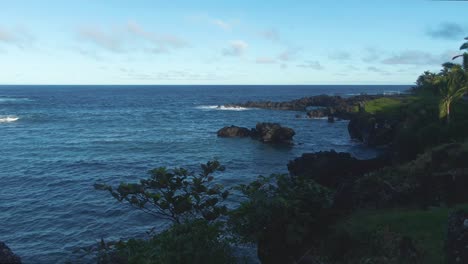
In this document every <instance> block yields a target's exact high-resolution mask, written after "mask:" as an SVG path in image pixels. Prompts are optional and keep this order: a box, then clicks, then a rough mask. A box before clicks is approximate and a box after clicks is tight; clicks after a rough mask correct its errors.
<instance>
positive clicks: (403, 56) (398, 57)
mask: <svg viewBox="0 0 468 264" xmlns="http://www.w3.org/2000/svg"><path fill="white" fill-rule="evenodd" d="M455 53H456V52H451V51H447V52H444V53H442V54H431V53H429V52H424V51H419V50H406V51H402V52H400V53H396V54H393V55H392V56H390V57H388V58H386V59H384V60H383V61H382V63H383V64H390V65H439V64H442V63H444V62H447V61H450V60H451V58H452V56H451V54H455Z"/></svg>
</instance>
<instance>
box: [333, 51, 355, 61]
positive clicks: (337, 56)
mask: <svg viewBox="0 0 468 264" xmlns="http://www.w3.org/2000/svg"><path fill="white" fill-rule="evenodd" d="M328 58H329V59H331V60H350V59H351V53H349V52H346V51H338V52H334V53H331V54H328Z"/></svg>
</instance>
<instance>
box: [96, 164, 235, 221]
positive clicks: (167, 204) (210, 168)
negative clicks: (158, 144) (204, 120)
mask: <svg viewBox="0 0 468 264" xmlns="http://www.w3.org/2000/svg"><path fill="white" fill-rule="evenodd" d="M201 168H202V172H201V173H200V174H199V175H195V174H193V173H190V172H189V171H188V170H186V169H183V168H176V169H173V170H172V171H169V170H167V169H166V168H164V167H161V168H157V169H154V170H151V171H150V177H149V178H148V179H144V180H141V181H140V183H130V184H127V183H122V184H120V185H119V187H118V188H117V189H114V188H112V187H111V186H108V185H105V184H95V186H94V187H95V188H96V189H99V190H107V191H109V192H110V193H111V194H112V196H113V197H114V198H115V199H117V200H118V201H119V202H122V201H125V202H127V203H129V204H130V205H132V206H133V207H135V208H138V209H140V210H143V211H144V212H146V213H149V214H151V215H154V216H156V217H160V218H164V219H168V220H171V221H173V222H175V223H181V222H182V221H183V220H187V219H196V218H200V217H201V218H203V219H205V220H207V221H212V220H215V219H216V218H218V217H219V216H221V215H223V214H226V212H227V208H226V206H225V205H220V203H221V202H222V201H224V200H225V199H226V198H227V197H228V195H229V191H227V190H224V188H223V186H222V185H220V184H213V180H214V177H213V176H212V175H211V174H213V173H215V172H217V171H224V167H223V166H221V165H220V164H219V162H218V161H210V162H208V163H207V164H202V165H201Z"/></svg>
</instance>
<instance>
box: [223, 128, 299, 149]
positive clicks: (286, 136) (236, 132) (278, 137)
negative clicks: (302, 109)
mask: <svg viewBox="0 0 468 264" xmlns="http://www.w3.org/2000/svg"><path fill="white" fill-rule="evenodd" d="M217 134H218V137H252V138H253V139H256V140H259V141H261V142H263V143H271V144H291V142H292V139H293V137H294V135H295V134H296V132H294V130H293V129H292V128H289V127H283V126H281V125H280V124H278V123H257V125H256V126H255V128H253V129H251V130H249V129H248V128H245V127H238V126H227V127H223V128H221V129H220V130H218V132H217Z"/></svg>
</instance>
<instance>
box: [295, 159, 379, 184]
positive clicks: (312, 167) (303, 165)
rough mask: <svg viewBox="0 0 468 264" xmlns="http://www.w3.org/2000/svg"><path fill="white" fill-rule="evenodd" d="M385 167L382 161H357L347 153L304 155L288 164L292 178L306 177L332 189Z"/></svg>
mask: <svg viewBox="0 0 468 264" xmlns="http://www.w3.org/2000/svg"><path fill="white" fill-rule="evenodd" d="M385 165H387V162H386V161H385V160H383V159H371V160H358V159H356V158H354V157H352V156H351V154H349V153H344V152H340V153H338V152H335V151H334V150H332V151H323V152H317V153H306V154H303V155H302V156H301V157H299V158H296V159H294V160H292V161H290V162H289V164H288V170H289V173H290V174H291V175H292V176H306V177H310V178H312V179H314V180H315V181H316V182H317V183H319V184H321V185H323V186H325V187H328V188H332V189H338V187H339V186H340V185H341V184H343V183H344V182H346V181H347V180H350V179H351V178H353V177H355V176H360V175H363V174H365V173H368V172H370V171H374V170H377V169H379V168H382V167H384V166H385Z"/></svg>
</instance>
